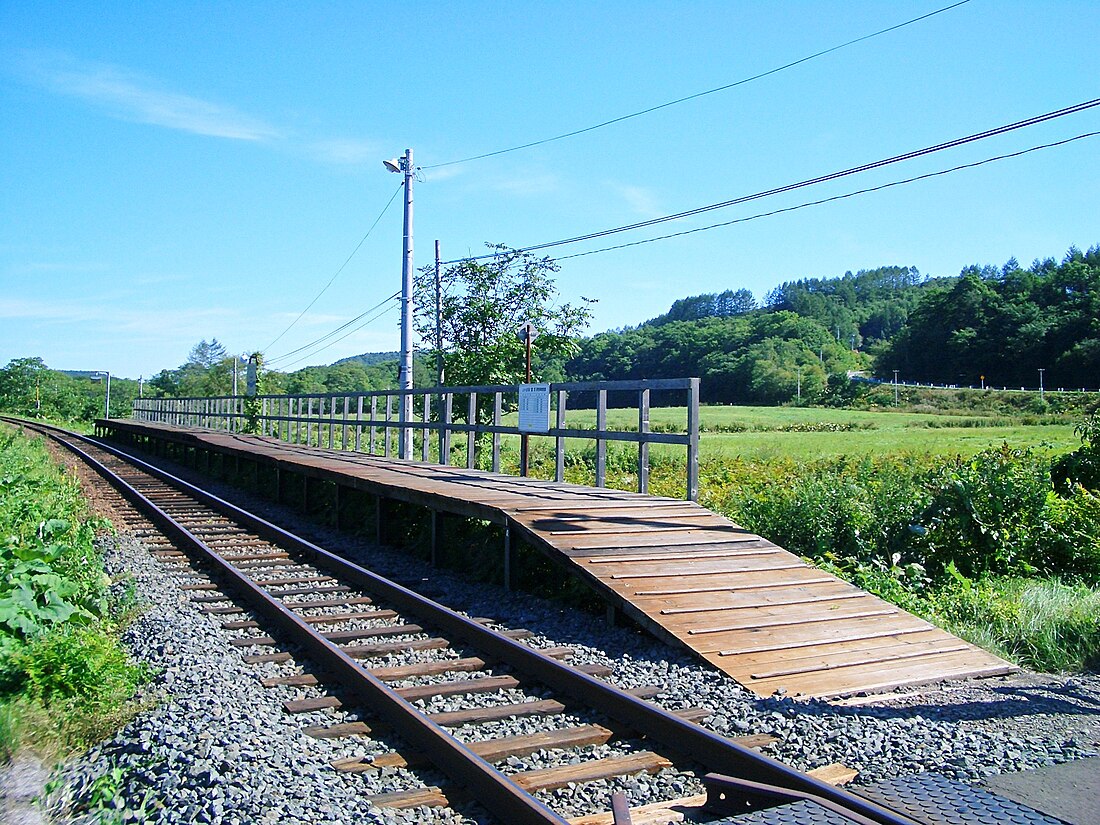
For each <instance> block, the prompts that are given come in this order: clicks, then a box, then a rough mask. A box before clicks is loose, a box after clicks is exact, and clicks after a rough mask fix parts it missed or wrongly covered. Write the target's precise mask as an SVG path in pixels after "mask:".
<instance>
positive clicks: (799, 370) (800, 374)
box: [798, 364, 802, 401]
mask: <svg viewBox="0 0 1100 825" xmlns="http://www.w3.org/2000/svg"><path fill="white" fill-rule="evenodd" d="M798 400H799V401H801V400H802V365H801V364H799V365H798Z"/></svg>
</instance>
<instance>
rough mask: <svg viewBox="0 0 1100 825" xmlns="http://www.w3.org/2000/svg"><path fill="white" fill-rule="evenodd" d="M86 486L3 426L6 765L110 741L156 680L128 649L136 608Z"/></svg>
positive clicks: (0, 503)
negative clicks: (110, 561)
mask: <svg viewBox="0 0 1100 825" xmlns="http://www.w3.org/2000/svg"><path fill="white" fill-rule="evenodd" d="M106 527H108V524H107V523H106V522H103V521H101V520H98V519H96V518H94V517H91V516H90V515H89V513H88V512H87V509H86V505H85V503H84V501H83V499H82V497H81V493H80V488H79V485H78V483H77V481H76V479H75V478H74V477H72V476H69V475H67V474H66V473H65V472H64V471H63V470H61V469H60V468H59V467H58V466H57V465H56V464H54V463H53V461H52V460H51V458H50V456H49V454H48V452H47V451H46V448H45V446H44V444H43V443H42V442H41V441H40V440H32V439H28V438H26V437H25V436H23V435H22V434H20V433H18V432H17V431H15V430H13V429H11V428H9V427H5V426H0V760H3V759H6V758H9V757H10V756H11V755H12V754H13V753H14V752H15V751H16V750H18V749H20V748H21V747H28V748H30V749H31V750H33V751H35V752H37V753H38V754H39V755H40V756H43V757H52V756H55V755H60V754H63V753H65V752H69V751H72V750H76V749H79V748H82V747H86V746H87V745H88V744H90V743H92V742H94V741H96V740H97V739H100V738H102V737H103V736H106V735H108V734H109V733H111V732H112V731H113V730H115V729H116V728H117V727H118V726H119V725H120V724H122V723H123V722H124V721H125V720H126V718H127V717H128V715H129V714H130V713H131V712H132V710H131V707H130V705H129V704H128V703H129V701H130V699H131V697H132V696H133V694H134V691H135V689H136V687H137V686H138V685H139V684H140V683H141V682H142V681H143V680H145V679H146V678H147V676H148V674H147V673H146V672H145V669H144V668H143V667H141V666H140V665H137V664H134V663H133V662H132V661H130V659H129V657H128V655H127V653H126V652H125V650H124V648H123V647H122V646H121V644H120V642H119V633H120V631H121V629H122V627H123V625H124V623H125V621H126V617H127V615H128V614H129V613H131V612H132V610H133V609H134V604H133V601H132V599H131V598H130V597H128V596H127V595H126V594H125V593H124V592H120V590H119V588H118V586H117V585H116V586H115V587H112V586H111V584H112V583H111V580H110V579H109V577H108V576H107V575H106V573H105V572H104V569H103V559H102V557H101V555H100V552H99V551H98V549H97V547H96V542H95V537H96V533H97V532H98V531H100V530H102V529H104V528H106Z"/></svg>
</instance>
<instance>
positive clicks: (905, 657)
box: [97, 420, 1015, 698]
mask: <svg viewBox="0 0 1100 825" xmlns="http://www.w3.org/2000/svg"><path fill="white" fill-rule="evenodd" d="M97 426H98V427H99V428H101V429H103V428H106V429H107V430H108V431H111V432H115V433H120V434H124V433H130V434H134V435H143V436H150V437H153V438H156V439H162V440H166V441H171V442H176V443H180V444H186V445H190V446H193V447H197V448H200V449H204V450H210V451H214V452H221V453H240V454H241V456H242V457H247V458H249V459H250V460H253V461H259V462H261V463H265V464H269V465H274V466H275V467H278V468H280V469H283V470H286V471H290V472H293V473H296V474H300V475H306V476H310V477H314V478H322V479H325V480H328V481H333V482H336V483H337V484H339V485H342V486H344V487H350V488H354V489H359V490H364V491H366V492H369V493H372V494H375V495H379V496H383V497H387V498H392V499H396V500H401V501H406V502H412V503H415V504H419V505H422V506H425V507H428V508H431V509H433V510H436V511H438V512H445V513H454V514H458V515H464V516H470V517H474V518H482V519H486V520H489V521H492V522H496V523H498V524H502V525H505V526H507V527H508V528H510V529H512V530H514V531H517V532H518V533H520V534H521V535H522V536H523V537H524V538H525V539H526V540H527V541H528V542H529V543H530V544H531V545H533V546H534V547H537V548H539V549H540V550H542V551H543V552H545V553H546V554H547V555H549V556H550V557H551V558H553V559H554V560H556V561H557V562H559V563H560V564H563V565H565V566H566V567H567V568H568V569H570V570H571V571H573V572H574V573H575V574H576V575H578V576H580V577H582V578H583V579H584V580H585V581H587V582H588V583H589V584H590V585H591V586H593V587H594V588H595V589H596V591H597V592H599V593H600V594H601V595H602V596H603V597H604V598H605V599H606V600H607V601H608V603H609V604H611V605H612V606H614V607H615V608H617V609H619V610H621V611H622V612H623V613H625V614H626V615H628V616H630V617H631V618H633V619H635V620H636V621H638V622H639V623H640V624H641V625H642V626H643V627H645V628H646V629H648V630H649V631H651V632H652V633H653V634H654V635H655V636H657V637H658V638H660V639H662V640H664V641H666V642H668V643H669V644H673V645H679V646H683V647H687V648H688V649H690V650H691V651H693V652H694V653H696V654H697V655H698V656H699V657H701V658H703V659H705V660H706V661H708V662H710V663H711V664H712V665H714V666H715V667H716V668H718V669H719V670H721V671H723V672H725V673H727V674H729V675H730V676H732V677H733V678H734V679H736V680H737V681H738V682H739V683H741V684H742V685H744V686H745V687H746V688H748V689H750V690H752V691H754V692H756V693H758V694H760V695H762V696H768V695H771V694H773V693H774V692H776V691H777V690H779V691H784V692H785V693H786V694H787V695H791V696H803V697H821V698H827V697H836V696H843V695H848V694H852V693H859V692H863V691H881V690H888V689H891V688H894V687H900V686H903V685H912V684H919V683H926V682H933V681H939V680H942V679H950V678H964V677H971V676H992V675H997V674H1003V673H1009V672H1011V671H1013V670H1015V668H1014V667H1013V666H1012V665H1011V664H1009V663H1008V662H1005V661H1004V660H1002V659H999V658H998V657H996V656H994V655H992V654H991V653H988V652H986V651H984V650H982V649H980V648H977V647H974V646H973V645H970V644H967V643H966V642H963V641H962V640H960V639H958V638H956V637H955V636H952V635H951V634H949V633H947V632H945V631H943V630H940V629H939V628H937V627H935V626H933V625H931V624H929V623H928V622H925V621H924V620H922V619H919V618H917V617H916V616H913V615H912V614H910V613H907V612H905V611H904V610H901V609H900V608H897V607H895V606H893V605H891V604H889V603H887V602H884V601H882V600H881V599H878V598H876V597H875V596H872V595H870V594H868V593H866V592H864V591H862V590H860V589H858V588H856V587H854V586H852V585H850V584H847V583H846V582H843V581H841V580H840V579H838V578H836V577H835V576H832V575H830V574H828V573H825V572H823V571H821V570H818V569H816V568H814V567H812V566H810V565H808V564H806V563H804V562H803V561H802V560H800V559H799V558H798V557H797V556H795V555H793V554H791V553H788V552H787V551H786V550H783V549H782V548H780V547H778V546H776V545H775V544H772V543H771V542H769V541H768V540H767V539H764V538H761V537H760V536H757V535H754V534H753V533H750V532H748V531H747V530H745V529H743V528H741V527H739V526H737V525H736V524H734V523H732V522H731V521H729V520H728V519H726V518H723V517H722V516H719V515H716V514H715V513H712V512H710V511H709V510H705V509H704V508H702V507H700V506H699V505H697V504H695V503H693V502H688V501H680V500H677V499H669V498H659V497H654V496H647V495H642V494H639V493H629V492H620V491H616V490H607V489H598V488H592V487H583V486H579V485H574V484H560V483H554V482H548V481H538V480H534V479H525V478H516V477H513V476H504V475H496V474H493V473H485V472H479V471H475V470H467V469H464V468H459V467H442V466H439V465H434V464H421V463H417V462H406V461H400V460H397V459H392V458H382V457H378V456H369V455H365V454H362V453H349V452H338V451H331V450H324V449H320V448H314V447H304V446H301V445H293V444H286V443H284V442H280V441H276V440H274V439H271V438H264V437H260V436H249V435H241V434H234V433H225V432H218V431H212V430H193V429H186V428H182V427H176V426H172V425H166V424H151V423H147V422H137V421H129V420H111V421H109V422H105V421H100V422H98V424H97Z"/></svg>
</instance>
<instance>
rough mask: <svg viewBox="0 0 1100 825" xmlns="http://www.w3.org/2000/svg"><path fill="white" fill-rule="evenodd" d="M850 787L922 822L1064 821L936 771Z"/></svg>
mask: <svg viewBox="0 0 1100 825" xmlns="http://www.w3.org/2000/svg"><path fill="white" fill-rule="evenodd" d="M849 790H851V791H852V792H854V793H857V794H859V795H860V796H862V797H865V798H867V799H870V800H871V801H873V802H877V803H878V804H880V805H883V806H885V807H887V808H891V809H893V810H896V811H898V813H902V814H905V815H906V816H909V817H911V818H913V819H915V820H916V821H917V822H920V823H923V825H1063V823H1062V820H1060V819H1055V818H1054V817H1051V816H1047V815H1046V814H1042V813H1039V812H1038V811H1036V810H1033V809H1032V808H1028V807H1027V806H1026V805H1021V804H1020V803H1019V802H1013V801H1012V800H1011V799H1005V798H1004V797H1000V796H996V795H995V794H991V793H990V792H989V791H986V790H983V789H981V788H977V787H974V786H973V785H968V784H967V783H965V782H959V781H957V780H954V779H948V778H947V777H945V776H941V775H940V774H937V773H921V774H916V775H915V776H905V777H902V778H900V779H890V780H887V781H885V782H876V783H875V784H873V785H865V786H863V787H859V788H849Z"/></svg>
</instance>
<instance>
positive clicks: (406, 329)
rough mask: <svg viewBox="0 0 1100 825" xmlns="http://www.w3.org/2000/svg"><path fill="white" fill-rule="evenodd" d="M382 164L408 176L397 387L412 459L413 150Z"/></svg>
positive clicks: (405, 449) (403, 448) (404, 450)
mask: <svg viewBox="0 0 1100 825" xmlns="http://www.w3.org/2000/svg"><path fill="white" fill-rule="evenodd" d="M382 165H383V166H385V167H386V168H387V169H389V170H390V171H391V172H399V173H402V174H404V176H405V184H404V185H405V221H404V227H405V230H404V237H403V243H402V249H401V362H400V366H399V368H398V373H397V384H398V387H399V388H400V389H401V390H402V394H401V407H400V414H399V416H398V420H399V421H400V424H401V438H400V440H399V441H398V444H399V445H400V446H399V449H398V456H399V457H401V458H403V459H411V458H412V429H410V428H409V426H408V425H409V423H410V422H411V421H412V394H411V393H410V392H409V391H410V390H411V389H412V385H413V380H412V376H413V353H412V312H413V297H412V292H413V284H412V281H413V178H414V177H415V170H414V169H413V154H412V149H406V150H405V156H404V157H401V158H392V159H391V160H384V161H382Z"/></svg>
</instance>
